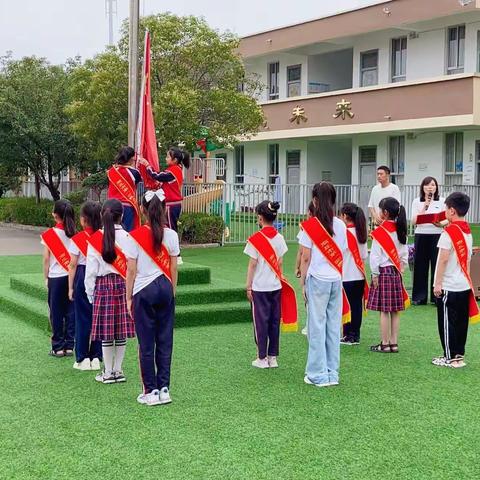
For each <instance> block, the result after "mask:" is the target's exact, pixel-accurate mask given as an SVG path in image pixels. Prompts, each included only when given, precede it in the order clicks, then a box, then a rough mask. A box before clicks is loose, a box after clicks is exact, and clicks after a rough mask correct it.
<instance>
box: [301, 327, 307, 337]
mask: <svg viewBox="0 0 480 480" xmlns="http://www.w3.org/2000/svg"><path fill="white" fill-rule="evenodd" d="M302 335H305V336H307V335H308V330H307V327H303V328H302Z"/></svg>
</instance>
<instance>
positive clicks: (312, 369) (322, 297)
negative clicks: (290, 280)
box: [305, 276, 342, 384]
mask: <svg viewBox="0 0 480 480" xmlns="http://www.w3.org/2000/svg"><path fill="white" fill-rule="evenodd" d="M306 286H307V301H308V358H307V366H306V369H305V375H306V376H307V377H308V378H309V380H310V381H311V382H313V383H316V384H323V383H329V382H338V371H339V368H340V327H341V323H342V282H341V281H340V280H339V281H337V282H324V281H322V280H318V279H316V278H315V277H311V276H310V277H309V278H308V279H307V282H306Z"/></svg>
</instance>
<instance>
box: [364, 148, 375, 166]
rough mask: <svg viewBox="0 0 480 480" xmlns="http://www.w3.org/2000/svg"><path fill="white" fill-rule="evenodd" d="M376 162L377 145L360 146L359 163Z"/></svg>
mask: <svg viewBox="0 0 480 480" xmlns="http://www.w3.org/2000/svg"><path fill="white" fill-rule="evenodd" d="M365 163H375V164H376V163H377V146H376V145H374V146H368V147H360V164H365Z"/></svg>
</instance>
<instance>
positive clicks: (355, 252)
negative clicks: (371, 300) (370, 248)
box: [347, 228, 369, 305]
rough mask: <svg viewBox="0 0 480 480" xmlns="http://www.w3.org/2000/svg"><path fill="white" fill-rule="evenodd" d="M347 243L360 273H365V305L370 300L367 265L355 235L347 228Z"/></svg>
mask: <svg viewBox="0 0 480 480" xmlns="http://www.w3.org/2000/svg"><path fill="white" fill-rule="evenodd" d="M347 243H348V249H349V250H350V253H351V254H352V257H353V261H354V262H355V265H356V266H357V268H358V270H360V273H361V274H362V275H363V278H364V279H365V286H364V288H363V300H364V305H366V304H367V300H368V290H369V288H368V282H367V274H366V272H365V265H364V264H363V260H362V256H361V255H360V248H359V246H358V241H357V238H356V237H355V235H354V234H353V233H352V232H350V230H348V228H347Z"/></svg>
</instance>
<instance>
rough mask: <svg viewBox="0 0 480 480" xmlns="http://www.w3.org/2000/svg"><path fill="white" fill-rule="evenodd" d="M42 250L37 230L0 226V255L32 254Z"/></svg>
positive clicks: (39, 252)
mask: <svg viewBox="0 0 480 480" xmlns="http://www.w3.org/2000/svg"><path fill="white" fill-rule="evenodd" d="M42 252H43V249H42V246H41V245H40V234H39V233H38V232H30V231H26V230H20V229H16V228H9V227H7V228H6V227H0V255H34V254H41V253H42Z"/></svg>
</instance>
